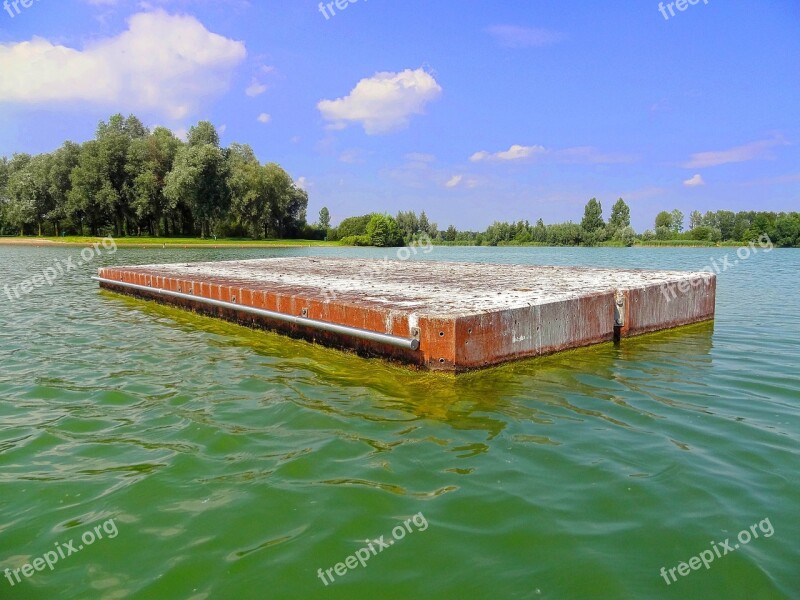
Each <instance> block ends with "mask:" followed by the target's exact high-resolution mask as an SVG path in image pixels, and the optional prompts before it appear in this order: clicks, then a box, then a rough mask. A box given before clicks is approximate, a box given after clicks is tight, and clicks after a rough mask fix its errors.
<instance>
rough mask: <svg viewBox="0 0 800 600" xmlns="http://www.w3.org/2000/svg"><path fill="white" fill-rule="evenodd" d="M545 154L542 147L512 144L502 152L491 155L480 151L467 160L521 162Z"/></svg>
mask: <svg viewBox="0 0 800 600" xmlns="http://www.w3.org/2000/svg"><path fill="white" fill-rule="evenodd" d="M545 152H547V150H545V148H544V146H520V145H519V144H514V145H513V146H511V147H510V148H509V149H508V150H504V151H502V152H495V153H491V152H487V151H486V150H481V151H480V152H476V153H475V154H473V155H472V156H470V157H469V159H470V160H471V161H472V162H481V161H484V160H522V159H525V158H530V157H532V156H535V155H537V154H544V153H545Z"/></svg>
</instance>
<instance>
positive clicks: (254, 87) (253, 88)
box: [244, 77, 267, 98]
mask: <svg viewBox="0 0 800 600" xmlns="http://www.w3.org/2000/svg"><path fill="white" fill-rule="evenodd" d="M266 91H267V86H266V85H265V84H263V83H261V82H260V81H258V79H256V78H255V77H253V79H252V81H251V82H250V85H248V86H247V87H246V88H245V90H244V93H245V94H247V95H248V96H250V97H251V98H255V97H256V96H260V95H261V94H263V93H264V92H266Z"/></svg>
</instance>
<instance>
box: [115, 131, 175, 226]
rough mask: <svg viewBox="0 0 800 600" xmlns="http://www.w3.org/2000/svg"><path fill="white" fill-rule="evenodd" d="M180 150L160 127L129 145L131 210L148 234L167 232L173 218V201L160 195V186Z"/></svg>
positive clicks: (162, 186)
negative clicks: (144, 226)
mask: <svg viewBox="0 0 800 600" xmlns="http://www.w3.org/2000/svg"><path fill="white" fill-rule="evenodd" d="M180 147H181V141H180V140H179V139H178V138H177V137H175V135H174V134H173V133H172V132H171V131H170V130H169V129H166V128H164V127H157V128H156V129H154V130H153V133H152V134H150V135H149V136H147V137H146V138H140V139H136V140H133V141H132V142H131V146H130V149H129V151H128V165H127V169H128V172H129V175H130V177H131V179H132V184H131V185H132V190H131V192H132V198H131V208H132V209H133V212H134V214H135V215H136V217H137V219H138V221H139V222H140V223H142V222H144V223H145V224H146V227H147V229H148V231H149V232H150V235H154V236H159V235H161V232H162V231H168V226H167V222H168V220H169V218H170V217H174V212H175V209H176V207H177V201H176V200H175V199H174V198H173V199H172V200H168V199H167V197H166V196H164V186H165V182H166V178H167V175H168V174H169V172H170V171H171V170H172V167H173V165H174V163H175V157H176V155H177V154H178V150H179V148H180ZM162 220H163V229H162Z"/></svg>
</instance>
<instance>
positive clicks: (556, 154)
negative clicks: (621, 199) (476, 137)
mask: <svg viewBox="0 0 800 600" xmlns="http://www.w3.org/2000/svg"><path fill="white" fill-rule="evenodd" d="M540 158H546V159H547V160H548V161H551V162H558V163H564V164H614V163H628V162H633V161H634V160H636V157H635V156H631V155H627V154H615V153H604V152H600V151H598V150H597V149H596V148H593V147H591V146H576V147H573V148H562V149H550V148H545V147H544V146H522V145H520V144H514V145H513V146H511V147H510V148H509V149H508V150H502V151H500V152H487V151H486V150H481V151H480V152H476V153H475V154H473V155H472V156H470V157H469V159H470V161H472V162H509V161H522V160H528V159H540Z"/></svg>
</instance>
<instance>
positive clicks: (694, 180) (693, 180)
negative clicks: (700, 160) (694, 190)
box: [683, 173, 706, 187]
mask: <svg viewBox="0 0 800 600" xmlns="http://www.w3.org/2000/svg"><path fill="white" fill-rule="evenodd" d="M705 184H706V182H705V181H703V176H702V175H700V173H698V174H696V175H693V176H692V177H690V178H689V179H687V180H686V181H684V182H683V185H685V186H686V187H697V186H699V185H705Z"/></svg>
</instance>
